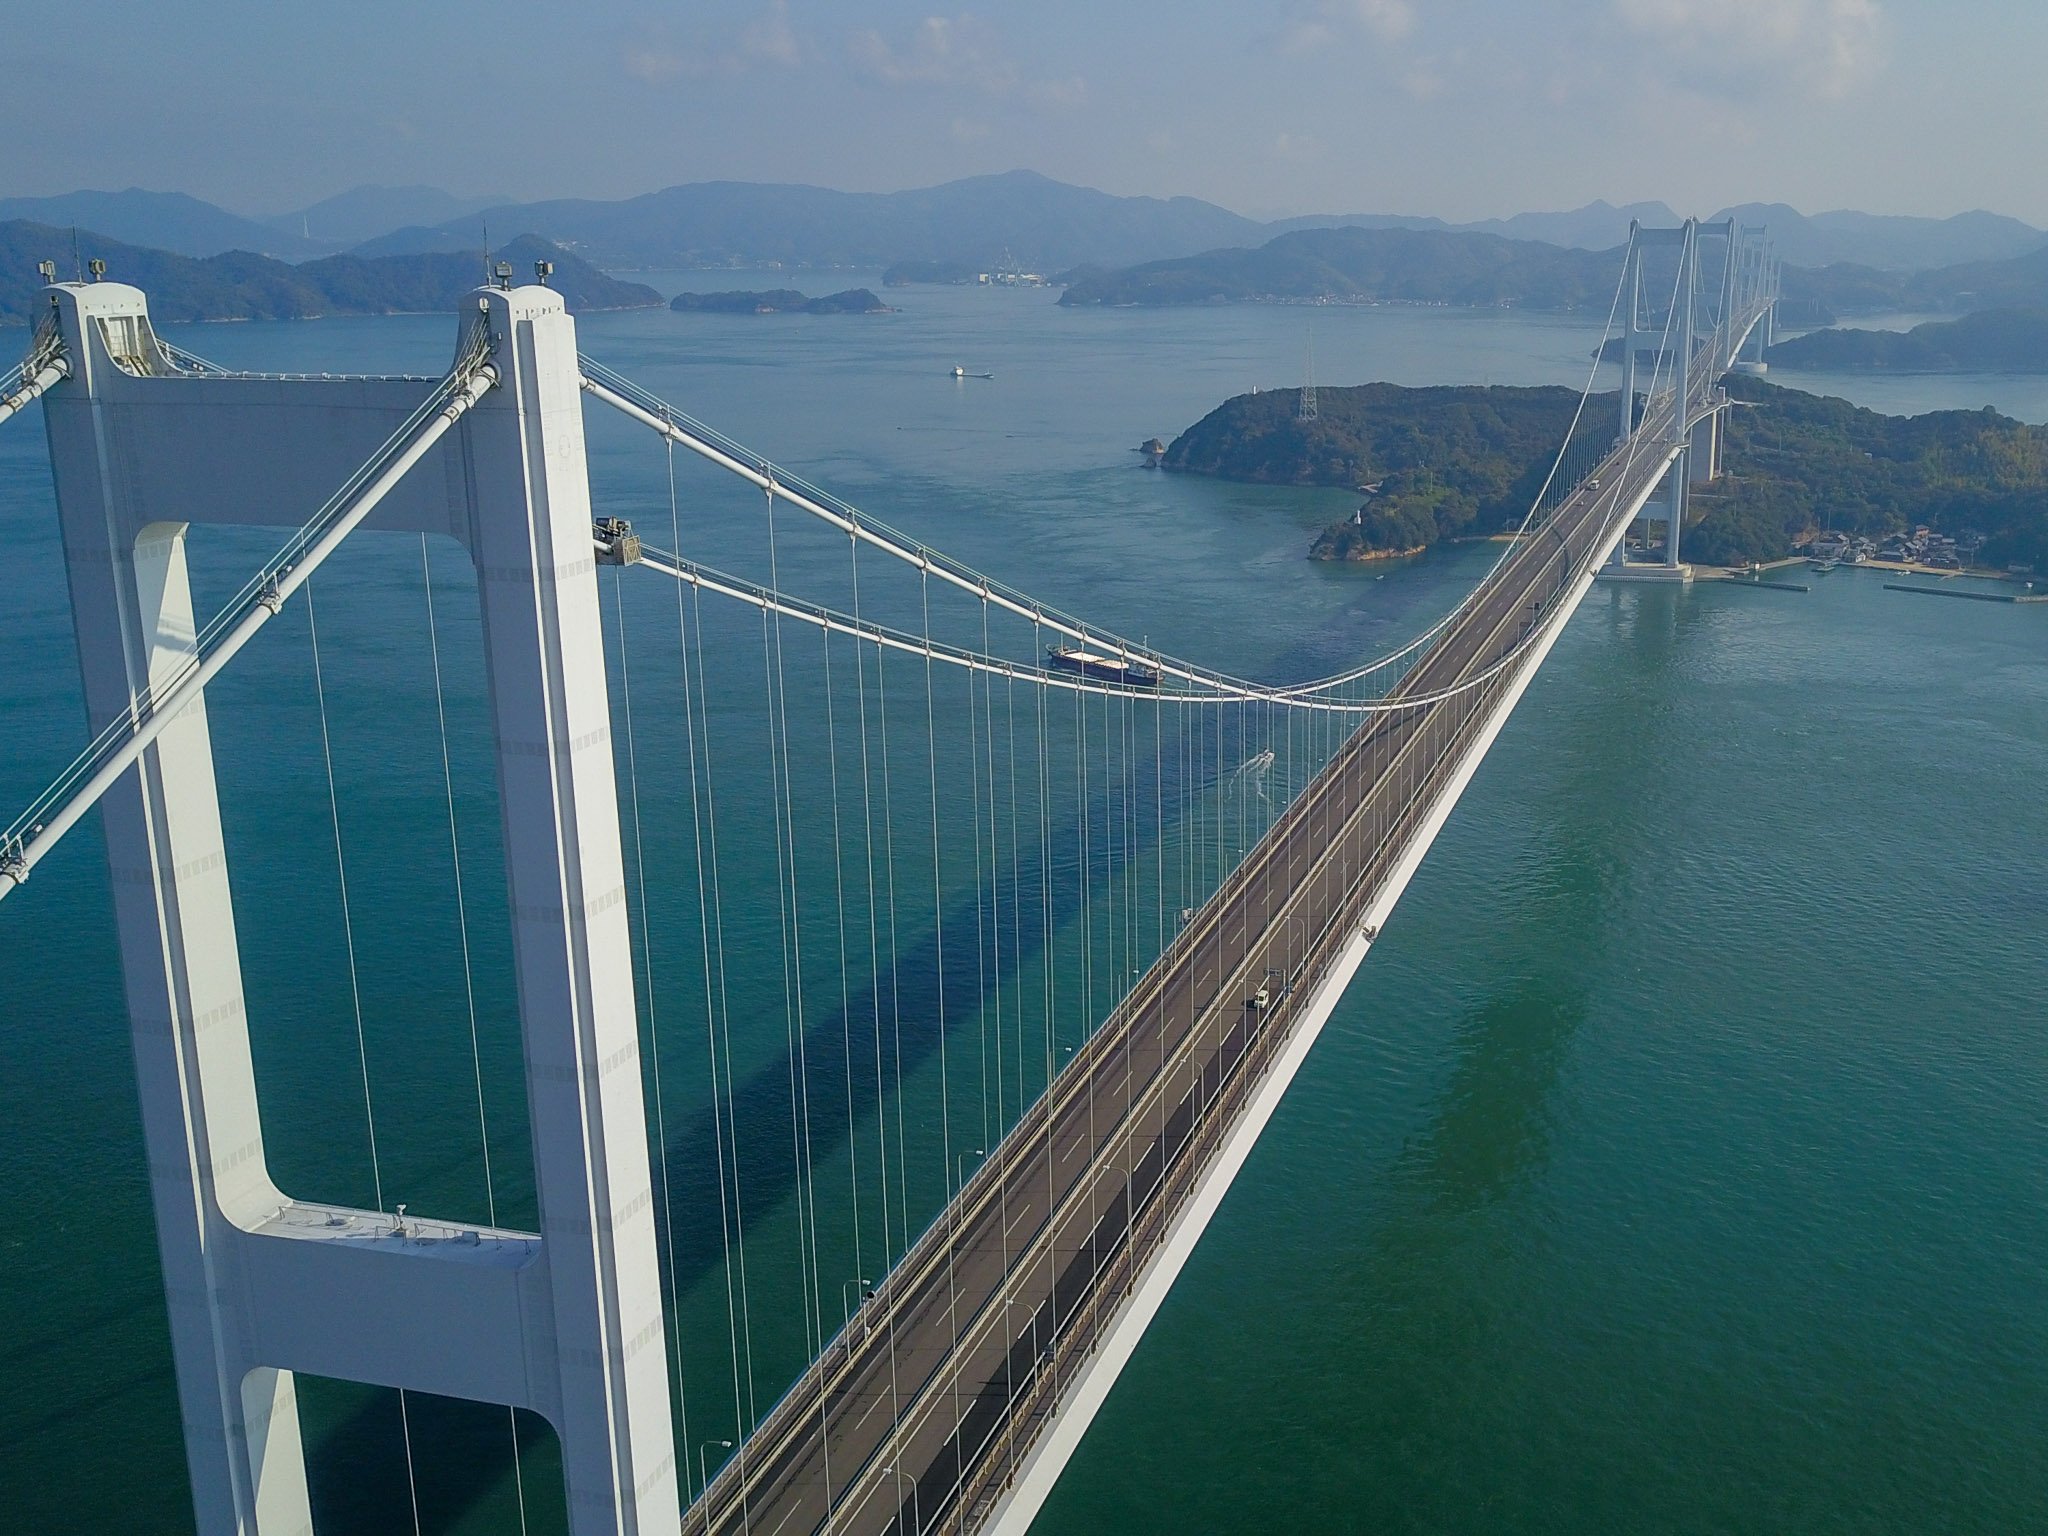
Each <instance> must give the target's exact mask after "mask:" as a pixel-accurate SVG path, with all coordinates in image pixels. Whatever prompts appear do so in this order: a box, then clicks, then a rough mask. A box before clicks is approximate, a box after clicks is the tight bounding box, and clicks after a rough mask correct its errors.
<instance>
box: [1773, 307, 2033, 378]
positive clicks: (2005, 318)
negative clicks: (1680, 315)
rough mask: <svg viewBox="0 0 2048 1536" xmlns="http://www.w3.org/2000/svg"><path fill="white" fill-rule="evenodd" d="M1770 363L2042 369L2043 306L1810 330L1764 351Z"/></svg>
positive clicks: (1894, 369)
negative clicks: (1876, 326) (1903, 327)
mask: <svg viewBox="0 0 2048 1536" xmlns="http://www.w3.org/2000/svg"><path fill="white" fill-rule="evenodd" d="M1766 361H1768V362H1769V363H1770V365H1771V366H1772V367H1773V368H1789V369H1794V370H1798V369H1802V368H1831V369H1836V370H1839V371H1845V372H1847V371H1854V372H1874V373H2048V309H1980V310H1978V311H1977V312H1976V313H1975V314H1971V315H1965V316H1963V318H1961V319H1960V320H1930V321H1928V322H1926V323H1925V324H1924V325H1916V326H1914V327H1913V328H1912V329H1911V330H1910V331H1865V330H1848V329H1843V330H1824V331H1810V332H1808V333H1807V334H1806V335H1804V336H1795V337H1793V338H1792V339H1791V340H1790V341H1781V342H1779V343H1778V344H1777V345H1776V346H1775V347H1772V348H1771V349H1770V351H1769V353H1768V354H1767V355H1766Z"/></svg>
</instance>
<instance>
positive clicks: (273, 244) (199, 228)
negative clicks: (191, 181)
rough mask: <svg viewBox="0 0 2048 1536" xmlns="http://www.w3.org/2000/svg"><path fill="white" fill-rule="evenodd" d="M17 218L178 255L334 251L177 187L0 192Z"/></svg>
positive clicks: (299, 257)
mask: <svg viewBox="0 0 2048 1536" xmlns="http://www.w3.org/2000/svg"><path fill="white" fill-rule="evenodd" d="M16 219H20V220H25V221H27V222H29V223H31V224H46V225H49V226H51V227H53V228H57V229H63V230H67V231H69V230H72V229H77V230H81V231H91V232H92V233H93V234H94V235H96V236H99V237H103V238H105V239H112V240H119V241H122V242H124V243H126V244H128V245H135V246H146V247H148V248H150V249H151V250H158V251H169V252H171V253H173V254H174V255H178V256H219V255H221V254H222V253H224V252H227V251H253V252H255V253H256V254H258V255H261V256H277V257H281V258H283V259H284V260H287V261H303V260H305V259H306V258H308V257H311V256H325V255H331V254H332V253H333V247H323V246H321V245H318V244H316V243H315V242H313V241H310V240H303V239H300V238H298V236H297V235H295V234H292V233H288V232H286V231H284V230H279V229H273V228H271V227H270V226H269V225H267V224H259V223H258V222H257V221H256V220H254V219H245V218H243V217H241V215H239V214H233V213H229V212H228V211H227V210H226V209H225V208H216V207H214V205H213V204H212V203H206V202H201V201H200V200H199V199H198V198H196V197H187V196H186V195H185V194H184V193H182V192H145V191H143V190H142V189H141V188H140V187H130V188H129V189H128V190H127V191H125V192H67V193H64V194H63V195H62V196H59V197H0V220H16ZM84 254H85V255H86V256H93V255H98V254H103V253H101V252H97V251H86V252H84ZM66 255H67V256H68V255H69V247H68V244H67V247H66Z"/></svg>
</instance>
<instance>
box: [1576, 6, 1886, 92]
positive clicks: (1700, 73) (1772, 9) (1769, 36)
mask: <svg viewBox="0 0 2048 1536" xmlns="http://www.w3.org/2000/svg"><path fill="white" fill-rule="evenodd" d="M1613 9H1614V15H1615V16H1616V18H1617V19H1618V20H1619V21H1620V22H1621V24H1622V25H1623V27H1624V28H1626V29H1627V30H1628V31H1629V32H1630V33H1632V34H1633V35H1634V36H1635V37H1636V38H1638V39H1639V40H1640V41H1641V43H1642V44H1643V45H1645V46H1646V49H1647V52H1648V62H1649V63H1650V64H1651V66H1652V67H1653V68H1654V67H1655V66H1656V63H1657V61H1659V60H1660V59H1661V60H1663V61H1666V62H1667V64H1668V72H1669V73H1671V74H1672V75H1674V76H1675V77H1676V78H1678V79H1679V80H1680V81H1681V82H1682V83H1684V84H1686V85H1689V86H1692V87H1694V88H1695V89H1698V90H1701V91H1703V92H1706V93H1709V94H1713V95H1721V96H1731V97H1738V98H1740V97H1750V96H1757V95H1761V94H1764V93H1766V92H1769V91H1774V90H1778V89H1781V88H1783V87H1784V86H1786V85H1798V86H1801V87H1804V88H1806V89H1810V90H1812V91H1815V92H1817V93H1818V94H1820V95H1822V96H1825V97H1828V98H1830V99H1840V98H1841V97H1843V96H1846V95H1848V94H1850V93H1851V92H1853V91H1854V90H1856V89H1857V88H1858V87H1860V86H1862V85H1864V84H1866V83H1868V82H1869V81H1870V80H1871V79H1873V78H1875V76H1876V75H1877V74H1878V72H1879V71H1880V70H1881V68H1882V67H1883V62H1884V59H1883V46H1882V44H1883V25H1884V17H1883V13H1882V11H1881V10H1880V8H1879V6H1878V3H1877V0H1613Z"/></svg>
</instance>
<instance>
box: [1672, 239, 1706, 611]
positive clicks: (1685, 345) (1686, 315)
mask: <svg viewBox="0 0 2048 1536" xmlns="http://www.w3.org/2000/svg"><path fill="white" fill-rule="evenodd" d="M1699 237H1700V227H1699V221H1698V220H1696V219H1687V220H1686V221H1685V244H1684V246H1683V247H1682V248H1681V249H1680V251H1679V256H1678V260H1679V277H1678V313H1677V314H1676V315H1675V316H1673V317H1672V318H1673V320H1674V322H1675V325H1674V329H1676V330H1677V332H1678V356H1677V358H1676V360H1675V362H1674V364H1673V368H1672V377H1673V379H1674V380H1675V382H1676V387H1677V390H1678V405H1677V408H1676V409H1675V410H1674V411H1673V413H1672V418H1671V420H1672V433H1673V440H1674V443H1675V446H1676V447H1677V448H1678V455H1679V456H1678V459H1677V462H1675V463H1674V464H1673V465H1672V466H1671V473H1670V474H1669V475H1668V476H1667V477H1666V479H1665V486H1666V489H1667V491H1668V493H1669V497H1670V500H1669V507H1670V522H1669V524H1668V526H1667V530H1666V532H1665V535H1664V564H1665V565H1666V566H1668V567H1670V568H1671V569H1672V570H1677V569H1678V567H1679V558H1678V545H1679V537H1680V535H1681V534H1682V533H1683V532H1684V529H1685V488H1686V480H1687V478H1688V476H1689V474H1690V472H1691V459H1692V452H1691V447H1690V440H1691V434H1690V432H1689V431H1688V429H1687V427H1686V422H1685V402H1686V399H1687V384H1688V381H1689V380H1690V379H1691V377H1692V341H1693V326H1694V325H1695V324H1696V323H1697V318H1698V317H1697V300H1698V297H1699V285H1700V260H1699Z"/></svg>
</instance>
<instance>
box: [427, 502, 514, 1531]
mask: <svg viewBox="0 0 2048 1536" xmlns="http://www.w3.org/2000/svg"><path fill="white" fill-rule="evenodd" d="M420 581H421V584H422V586H423V587H424V589H425V591H426V594H427V648H428V653H429V655H430V656H431V657H432V658H433V665H434V722H435V725H436V726H437V727H438V728H439V730H440V734H441V793H442V797H443V799H444V800H445V802H446V804H447V807H448V862H449V867H450V869H451V870H452V871H453V874H454V878H455V927H456V932H457V933H458V934H459V935H460V937H461V940H462V997H463V1002H464V1003H465V1005H466V1006H467V1008H468V1012H469V1067H470V1071H471V1073H472V1074H474V1076H475V1079H476V1131H477V1143H478V1145H479V1146H480V1147H481V1148H482V1149H483V1158H484V1214H485V1216H486V1217H487V1218H488V1219H489V1221H490V1223H491V1225H492V1226H494V1227H495V1226H496V1225H497V1224H498V1186H497V1180H496V1179H494V1178H493V1177H492V1175H491V1122H490V1116H489V1115H488V1114H487V1113H486V1112H485V1109H484V1060H483V1050H482V1047H481V1045H480V1044H479V1042H478V1040H477V1026H476V976H475V971H474V968H473V966H472V965H471V963H470V950H469V903H468V901H467V900H466V899H465V896H464V892H463V886H462V838H461V836H460V835H459V833H458V831H457V827H456V820H455V771H454V768H453V766H452V765H451V764H450V762H449V758H448V705H447V700H446V697H445V694H444V691H443V689H442V686H441V630H440V626H439V625H438V624H437V623H436V622H435V619H434V564H433V560H432V558H431V554H430V551H429V549H428V547H427V536H426V535H425V534H424V533H423V534H421V535H420ZM505 1423H506V1427H507V1428H508V1429H509V1430H510V1432H511V1438H512V1489H513V1493H514V1495H515V1497H516V1498H517V1500H518V1503H519V1530H520V1532H521V1536H524V1533H525V1531H526V1473H525V1469H524V1468H523V1467H522V1466H521V1465H520V1456H519V1410H518V1409H516V1408H511V1407H508V1408H506V1410H505Z"/></svg>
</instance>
